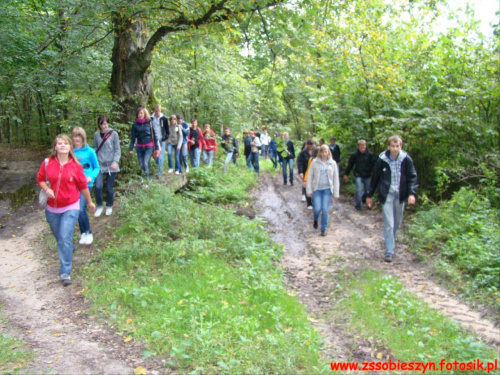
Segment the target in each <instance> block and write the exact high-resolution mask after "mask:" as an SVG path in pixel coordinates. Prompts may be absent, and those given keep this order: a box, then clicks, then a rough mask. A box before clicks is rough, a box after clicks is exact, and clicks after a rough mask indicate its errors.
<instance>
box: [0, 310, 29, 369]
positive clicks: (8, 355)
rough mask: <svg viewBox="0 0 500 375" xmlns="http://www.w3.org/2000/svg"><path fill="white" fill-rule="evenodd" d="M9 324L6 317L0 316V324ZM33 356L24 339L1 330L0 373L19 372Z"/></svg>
mask: <svg viewBox="0 0 500 375" xmlns="http://www.w3.org/2000/svg"><path fill="white" fill-rule="evenodd" d="M7 324H8V323H7V321H6V320H5V318H3V317H2V316H0V325H5V326H6V325H7ZM32 357H33V353H32V352H31V351H30V350H29V349H27V348H26V345H25V343H24V342H23V341H22V340H19V339H16V338H15V337H13V336H12V335H10V334H8V333H5V332H0V374H16V373H18V372H19V371H20V370H21V369H22V368H23V367H24V366H25V365H26V363H28V362H29V360H30V359H31V358H32Z"/></svg>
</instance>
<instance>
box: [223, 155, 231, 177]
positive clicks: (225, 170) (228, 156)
mask: <svg viewBox="0 0 500 375" xmlns="http://www.w3.org/2000/svg"><path fill="white" fill-rule="evenodd" d="M232 158H233V153H232V152H228V153H227V155H226V161H225V162H224V173H227V171H228V169H229V163H230V162H231V159H232Z"/></svg>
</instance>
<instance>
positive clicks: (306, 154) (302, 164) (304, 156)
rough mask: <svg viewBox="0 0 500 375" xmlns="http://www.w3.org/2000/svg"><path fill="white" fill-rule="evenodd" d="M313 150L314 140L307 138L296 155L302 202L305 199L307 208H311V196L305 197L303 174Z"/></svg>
mask: <svg viewBox="0 0 500 375" xmlns="http://www.w3.org/2000/svg"><path fill="white" fill-rule="evenodd" d="M313 151H314V141H313V140H312V139H310V138H309V139H308V140H307V141H306V146H305V147H304V149H303V150H302V151H300V152H299V156H297V169H298V171H299V176H300V178H301V179H302V202H306V201H307V208H309V207H310V209H311V210H312V197H306V185H305V184H306V183H305V182H304V175H305V174H306V171H307V166H308V164H309V159H310V158H312V154H313Z"/></svg>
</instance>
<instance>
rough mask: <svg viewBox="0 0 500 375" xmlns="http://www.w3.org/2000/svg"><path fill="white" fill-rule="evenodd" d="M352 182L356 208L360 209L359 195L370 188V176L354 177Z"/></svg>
mask: <svg viewBox="0 0 500 375" xmlns="http://www.w3.org/2000/svg"><path fill="white" fill-rule="evenodd" d="M354 182H355V184H356V208H357V209H358V210H361V197H362V196H363V187H364V189H365V190H364V192H365V193H367V192H368V190H370V177H354Z"/></svg>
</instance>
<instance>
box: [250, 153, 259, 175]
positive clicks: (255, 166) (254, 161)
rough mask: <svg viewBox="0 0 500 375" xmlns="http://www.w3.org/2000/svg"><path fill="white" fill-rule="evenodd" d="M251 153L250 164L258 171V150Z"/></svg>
mask: <svg viewBox="0 0 500 375" xmlns="http://www.w3.org/2000/svg"><path fill="white" fill-rule="evenodd" d="M252 154H253V160H252V164H253V167H254V169H255V172H257V173H259V171H260V168H259V153H258V152H252Z"/></svg>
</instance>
